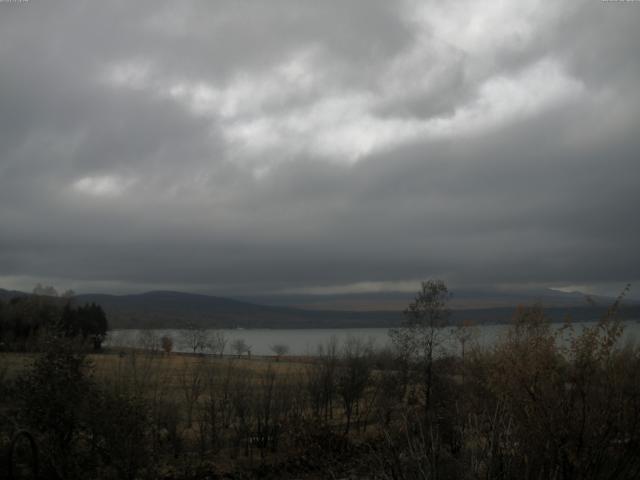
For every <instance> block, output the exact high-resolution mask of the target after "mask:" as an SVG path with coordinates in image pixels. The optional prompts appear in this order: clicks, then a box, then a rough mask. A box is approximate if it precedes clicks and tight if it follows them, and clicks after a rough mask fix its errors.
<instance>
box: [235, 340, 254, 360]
mask: <svg viewBox="0 0 640 480" xmlns="http://www.w3.org/2000/svg"><path fill="white" fill-rule="evenodd" d="M231 348H232V349H233V351H234V352H236V355H238V357H241V356H242V354H243V353H245V352H250V351H251V347H250V346H249V345H247V342H245V340H244V338H237V339H235V340H234V341H233V342H232V343H231Z"/></svg>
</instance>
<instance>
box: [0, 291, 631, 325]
mask: <svg viewBox="0 0 640 480" xmlns="http://www.w3.org/2000/svg"><path fill="white" fill-rule="evenodd" d="M25 295H28V294H27V293H24V292H18V291H8V290H2V289H0V299H4V300H5V301H6V300H7V299H9V298H11V297H16V296H25ZM412 298H413V296H412V295H407V294H395V293H376V294H358V295H333V296H323V297H322V298H319V296H313V295H290V296H281V295H278V296H270V297H267V296H259V297H251V298H244V299H243V300H234V299H230V298H222V297H214V296H209V295H198V294H192V293H181V292H172V291H154V292H147V293H142V294H134V295H107V294H83V295H78V296H76V297H75V298H74V301H75V302H78V303H89V302H95V303H97V304H99V305H101V306H102V307H103V308H104V310H105V311H106V313H107V317H108V319H109V324H110V326H111V328H180V327H181V326H185V325H187V324H195V325H199V326H206V327H220V328H238V327H241V328H342V327H344V328H358V327H392V326H396V325H399V324H400V323H401V322H402V310H403V309H404V308H405V307H406V306H407V304H408V303H409V302H410V301H411V299H412ZM250 300H251V301H250ZM321 300H322V301H321ZM275 302H279V303H280V305H277V304H276V303H275ZM535 302H540V303H541V304H542V305H543V306H544V307H545V309H546V311H547V313H548V315H549V316H550V317H551V318H552V319H553V320H554V321H561V320H563V319H564V318H565V317H566V316H567V315H569V316H570V317H571V318H572V319H573V320H574V321H585V320H594V319H597V318H599V316H601V315H603V314H604V313H605V312H606V309H607V308H608V306H609V305H611V303H613V299H610V298H605V297H598V298H595V302H596V306H591V305H589V304H588V303H587V302H586V300H585V296H584V295H583V294H579V293H565V292H558V291H555V290H545V291H542V292H531V293H517V294H509V293H508V294H505V293H503V292H490V291H485V292H461V293H459V294H456V295H454V297H453V298H452V301H451V308H452V310H453V315H452V321H454V322H455V321H462V320H471V321H474V322H476V323H478V324H482V323H504V322H508V321H510V320H511V318H512V317H513V314H514V311H515V307H516V306H517V305H531V304H532V303H535ZM340 307H343V308H340ZM366 307H368V308H366ZM623 315H624V316H625V317H626V318H631V319H639V318H640V304H639V303H637V302H625V307H624V309H623Z"/></svg>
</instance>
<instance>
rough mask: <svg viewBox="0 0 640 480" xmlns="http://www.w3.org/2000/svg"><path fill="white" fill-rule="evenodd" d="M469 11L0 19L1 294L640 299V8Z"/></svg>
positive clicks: (47, 10) (135, 10) (300, 9)
mask: <svg viewBox="0 0 640 480" xmlns="http://www.w3.org/2000/svg"><path fill="white" fill-rule="evenodd" d="M477 3H478V2H472V1H471V0H469V1H467V2H462V3H456V4H455V5H451V6H442V5H441V4H440V3H436V2H397V3H396V2H386V1H378V2H371V1H362V2H349V3H348V6H345V5H344V4H343V2H337V3H336V4H332V3H330V2H320V3H319V2H298V1H290V2H288V1H273V2H236V1H234V2H215V3H211V2H196V1H194V2H155V1H154V2H144V1H141V2H100V3H81V4H78V3H76V2H57V3H55V4H53V2H38V1H35V0H32V1H30V2H28V3H20V4H0V66H1V67H0V68H1V74H0V281H1V282H2V284H3V285H4V286H7V287H12V286H16V287H24V285H27V284H32V283H34V282H35V281H40V280H42V279H45V280H46V279H51V281H56V282H59V283H62V284H64V285H65V286H67V285H68V286H73V287H75V288H77V289H80V290H90V289H94V288H106V289H112V290H127V289H132V290H135V289H140V288H153V287H155V286H158V287H165V286H168V287H172V288H181V289H183V290H200V291H210V292H260V291H265V290H279V289H283V290H292V289H293V290H295V289H304V288H306V287H314V286H317V285H344V284H355V283H358V282H391V283H393V282H400V283H401V282H405V281H406V280H412V279H420V278H426V277H431V276H440V277H444V278H446V279H448V280H450V281H452V282H454V283H457V284H464V283H470V284H479V283H489V284H507V283H516V284H520V283H522V284H524V283H537V284H547V285H564V284H570V285H590V284H593V285H600V284H608V283H616V282H626V281H632V282H633V281H635V280H638V279H640V271H639V266H640V253H638V249H637V245H638V243H639V240H640V223H639V222H638V220H637V212H636V210H637V205H638V204H639V200H640V194H639V193H638V188H637V187H638V179H640V163H639V162H638V160H637V158H638V151H640V149H639V147H640V138H639V137H638V135H637V132H638V131H640V128H639V127H640V120H638V119H639V118H640V117H639V114H640V93H639V89H638V86H639V84H638V78H640V59H639V57H638V56H637V48H638V46H640V31H638V29H637V28H636V27H637V24H638V20H640V6H639V5H634V4H624V3H623V4H615V3H612V2H588V1H582V2H574V3H573V4H572V5H570V6H562V7H560V6H555V5H549V4H548V2H546V3H543V2H538V1H534V0H527V1H524V2H520V4H519V5H518V7H517V8H516V7H515V4H514V6H513V7H512V6H510V4H509V3H508V2H494V6H493V7H491V8H489V7H487V6H484V7H483V6H479V5H477ZM385 285H386V284H385Z"/></svg>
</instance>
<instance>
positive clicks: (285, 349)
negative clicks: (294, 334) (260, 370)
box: [269, 343, 289, 362]
mask: <svg viewBox="0 0 640 480" xmlns="http://www.w3.org/2000/svg"><path fill="white" fill-rule="evenodd" d="M269 348H270V349H271V351H272V352H273V353H275V355H276V362H279V361H280V357H283V356H285V355H286V354H287V353H289V345H284V344H282V343H277V344H275V345H271V347H269Z"/></svg>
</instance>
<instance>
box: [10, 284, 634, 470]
mask: <svg viewBox="0 0 640 480" xmlns="http://www.w3.org/2000/svg"><path fill="white" fill-rule="evenodd" d="M625 294H626V290H625V291H624V292H623V293H622V294H621V295H620V296H619V297H618V298H617V299H616V300H614V301H613V302H612V304H611V305H610V306H609V307H608V309H607V310H606V312H604V314H603V315H602V316H601V318H600V320H599V321H598V322H596V323H593V324H592V325H591V326H587V327H586V328H579V329H578V328H574V327H573V326H572V324H571V323H570V322H567V323H566V324H565V326H564V327H563V328H560V329H558V328H555V327H552V326H551V324H550V318H549V316H548V314H547V313H546V312H545V311H544V310H543V309H542V308H541V307H540V306H535V305H534V306H532V307H520V308H518V309H517V310H516V311H515V312H512V318H511V324H510V327H509V331H508V334H507V335H506V336H505V337H504V338H502V339H500V340H499V341H498V342H497V343H496V344H495V345H494V346H492V347H491V348H482V347H480V346H478V345H477V344H476V343H475V342H474V336H475V334H476V333H477V332H476V327H475V326H474V324H473V323H472V322H462V323H459V324H458V325H457V326H456V327H454V328H453V335H454V336H455V339H456V340H457V341H458V342H459V344H460V346H461V348H460V350H459V352H457V353H455V354H451V355H448V356H444V357H443V356H441V355H437V354H436V352H438V349H439V347H440V346H441V344H442V342H443V341H444V336H445V335H451V334H452V333H451V332H452V329H451V328H450V327H451V311H450V310H449V300H450V294H449V291H448V288H447V286H446V285H445V284H444V283H443V282H440V281H428V282H424V283H423V284H422V288H421V289H420V291H419V292H418V293H417V295H416V296H415V299H414V300H413V301H411V302H410V303H409V305H408V307H407V308H406V310H405V311H404V314H403V320H402V322H401V323H400V324H399V325H398V326H397V327H396V328H393V329H391V330H390V332H389V335H390V340H391V342H390V345H391V346H390V347H389V348H386V349H383V350H376V349H374V348H373V347H372V345H371V344H368V343H367V342H364V341H361V340H358V339H350V340H348V341H346V342H344V344H342V345H339V344H337V343H336V342H334V341H331V342H328V343H327V344H325V345H322V346H321V347H320V348H319V350H318V355H317V356H314V357H312V358H310V357H308V358H301V357H298V358H293V357H289V356H288V355H287V351H286V348H275V347H277V346H274V352H276V353H277V354H276V355H275V356H274V357H272V358H261V359H257V358H249V357H248V356H246V355H243V354H242V352H241V351H240V350H238V352H237V355H225V356H222V355H199V354H177V353H174V352H172V345H171V342H170V339H162V341H161V342H155V341H154V342H150V343H149V346H150V348H147V349H128V350H118V351H109V350H108V349H104V348H102V346H101V339H102V338H103V335H104V330H105V329H106V328H107V326H108V325H107V320H108V319H107V316H105V315H104V313H103V310H102V308H101V307H100V306H98V305H97V304H95V303H88V304H85V303H82V302H80V301H79V300H78V299H77V298H73V297H71V296H68V297H65V298H59V297H58V298H55V297H53V296H50V295H32V296H20V297H19V298H17V299H14V300H9V301H5V300H3V301H2V302H1V303H0V326H1V327H2V330H1V331H0V335H1V341H2V351H0V478H3V479H4V478H41V479H70V480H71V479H86V478H93V479H131V480H133V479H157V478H162V479H176V480H178V479H180V480H182V479H184V480H186V479H203V480H204V479H222V478H225V479H252V478H256V479H257V478H261V479H309V480H310V479H319V478H352V479H381V480H392V479H393V480H413V479H443V480H447V479H470V480H476V479H477V480H480V479H498V480H501V479H504V480H507V479H513V480H515V479H518V480H520V479H525V480H527V479H531V480H533V479H541V478H545V479H558V480H573V479H585V480H586V479H635V478H638V475H640V348H638V347H637V346H634V345H622V344H621V342H620V341H619V339H620V338H621V335H622V333H623V329H624V324H623V322H622V321H621V320H620V311H621V308H622V306H623V303H624V302H623V300H624V296H625ZM17 326H20V327H24V326H29V328H22V329H19V328H18V329H17ZM445 326H447V327H448V328H443V327H445ZM156 345H159V346H158V347H156ZM194 351H195V350H194Z"/></svg>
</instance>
